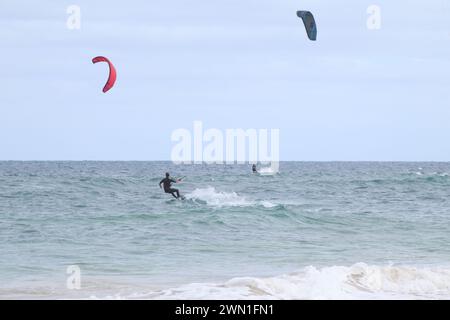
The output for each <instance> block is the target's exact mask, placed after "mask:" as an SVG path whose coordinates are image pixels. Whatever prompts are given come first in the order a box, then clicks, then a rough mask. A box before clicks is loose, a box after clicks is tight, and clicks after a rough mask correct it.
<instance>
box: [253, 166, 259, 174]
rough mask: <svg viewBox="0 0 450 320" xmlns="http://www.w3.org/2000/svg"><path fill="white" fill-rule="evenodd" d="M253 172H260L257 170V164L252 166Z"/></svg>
mask: <svg viewBox="0 0 450 320" xmlns="http://www.w3.org/2000/svg"><path fill="white" fill-rule="evenodd" d="M252 171H253V173H257V172H258V171H257V170H256V164H253V165H252Z"/></svg>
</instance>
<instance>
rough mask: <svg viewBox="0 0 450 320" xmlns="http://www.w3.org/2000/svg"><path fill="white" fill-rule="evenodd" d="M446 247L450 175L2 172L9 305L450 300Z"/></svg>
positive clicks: (393, 170) (152, 169) (308, 170)
mask: <svg viewBox="0 0 450 320" xmlns="http://www.w3.org/2000/svg"><path fill="white" fill-rule="evenodd" d="M166 171H169V172H170V173H171V175H172V176H174V177H182V176H185V177H186V178H185V179H184V180H183V181H182V183H179V184H176V185H174V187H177V188H179V189H180V192H181V194H182V195H184V196H185V197H186V199H185V200H183V201H181V200H176V199H174V198H172V197H171V195H170V194H165V193H164V192H162V190H161V189H160V188H159V186H158V183H159V181H160V180H161V179H162V178H163V177H164V174H165V172H166ZM449 243H450V163H438V162H431V163H419V162H281V164H280V172H279V173H277V174H273V175H256V174H252V173H251V166H250V165H206V164H204V165H174V164H172V163H170V162H95V161H86V162H15V161H4V162H0V298H1V299H450V245H449ZM73 266H75V268H78V270H79V273H78V275H79V277H78V278H77V279H79V282H78V284H79V288H78V289H77V288H73V287H70V283H72V282H70V281H71V280H69V279H72V278H71V276H72V275H73V274H72V273H71V271H70V270H73V269H70V268H73Z"/></svg>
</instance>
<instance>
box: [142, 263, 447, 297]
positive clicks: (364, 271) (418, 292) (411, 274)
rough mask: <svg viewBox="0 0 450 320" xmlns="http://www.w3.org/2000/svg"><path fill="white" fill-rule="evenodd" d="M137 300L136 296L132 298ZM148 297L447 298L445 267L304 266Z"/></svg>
mask: <svg viewBox="0 0 450 320" xmlns="http://www.w3.org/2000/svg"><path fill="white" fill-rule="evenodd" d="M135 298H136V296H135ZM140 298H147V299H148V298H150V299H450V269H449V268H416V267H397V266H384V267H380V266H370V265H367V264H364V263H358V264H355V265H353V266H350V267H344V266H333V267H325V268H321V269H318V268H315V267H307V268H304V269H302V270H301V271H300V272H297V273H293V274H287V275H282V276H277V277H270V278H255V277H246V278H234V279H231V280H229V281H227V282H224V283H193V284H188V285H184V286H181V287H178V288H174V289H167V290H162V291H159V292H152V293H149V294H146V295H141V296H140Z"/></svg>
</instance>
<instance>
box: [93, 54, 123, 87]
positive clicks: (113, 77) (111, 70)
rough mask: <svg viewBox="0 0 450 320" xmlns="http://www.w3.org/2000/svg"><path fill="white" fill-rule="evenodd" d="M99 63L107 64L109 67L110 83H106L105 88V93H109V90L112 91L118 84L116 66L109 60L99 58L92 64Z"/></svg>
mask: <svg viewBox="0 0 450 320" xmlns="http://www.w3.org/2000/svg"><path fill="white" fill-rule="evenodd" d="M97 62H106V63H108V66H109V76H108V81H106V84H105V86H104V87H103V92H105V93H106V92H107V91H108V90H109V89H111V88H112V87H113V86H114V83H115V82H116V77H117V75H116V69H115V68H114V65H113V64H112V63H111V61H109V60H108V59H107V58H105V57H102V56H99V57H95V58H94V59H92V63H97Z"/></svg>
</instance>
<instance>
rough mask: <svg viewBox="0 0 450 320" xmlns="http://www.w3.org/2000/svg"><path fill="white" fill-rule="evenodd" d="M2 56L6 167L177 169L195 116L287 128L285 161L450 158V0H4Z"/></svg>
mask: <svg viewBox="0 0 450 320" xmlns="http://www.w3.org/2000/svg"><path fill="white" fill-rule="evenodd" d="M70 5H77V6H79V8H80V10H81V20H80V26H81V28H80V29H79V30H71V29H69V28H68V27H67V20H68V18H69V14H68V13H67V8H68V7H69V6H70ZM371 5H378V6H379V8H380V9H381V11H380V12H381V16H380V17H381V20H380V23H381V24H380V26H381V28H380V29H377V30H372V29H369V28H368V27H367V20H368V19H369V16H370V15H369V14H368V13H367V8H368V7H369V6H371ZM297 10H309V11H311V12H312V13H313V14H314V16H315V19H316V22H317V28H318V35H317V41H315V42H314V41H309V40H308V38H307V37H306V33H305V29H304V27H303V25H302V22H301V20H300V19H299V18H298V17H297V16H296V11H297ZM99 55H103V56H106V57H108V58H109V59H110V60H111V61H112V62H113V63H114V65H115V66H116V69H117V73H118V78H117V82H116V85H115V87H114V88H113V89H111V90H110V91H109V92H107V93H106V94H104V93H102V91H101V89H102V88H103V85H104V84H105V82H106V77H107V66H106V65H104V64H103V65H102V64H96V65H93V64H92V62H91V60H92V58H93V57H95V56H99ZM0 57H1V59H0V160H169V159H170V155H171V150H172V148H173V146H174V142H172V141H171V134H172V132H173V131H174V130H177V129H179V128H186V129H188V130H193V122H194V121H196V120H199V121H202V122H203V126H204V128H205V129H208V128H218V129H220V130H225V129H233V128H242V129H250V128H254V129H279V130H280V158H281V160H299V161H450V147H449V141H450V0H427V1H425V0H422V1H417V0H411V1H406V0H405V1H387V0H380V1H376V0H370V1H365V0H345V1H343V0H327V1H320V0H308V1H306V0H305V1H299V0H297V1H294V0H289V1H287V0H276V1H275V0H272V1H269V0H257V1H256V0H221V1H218V0H190V1H187V0H152V1H138V0H130V1H103V0H96V1H81V0H72V1H63V0H40V1H31V0H29V1H23V0H1V3H0Z"/></svg>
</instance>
